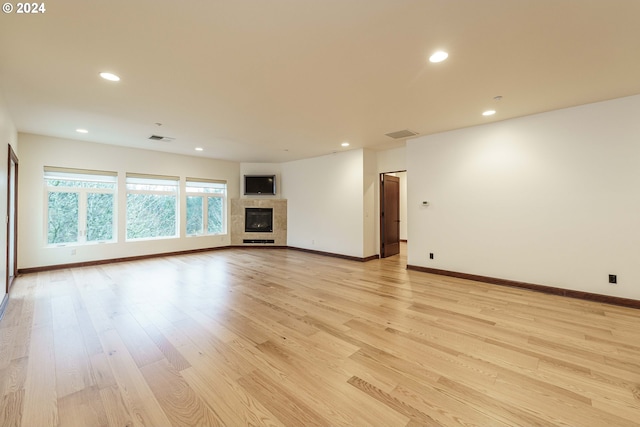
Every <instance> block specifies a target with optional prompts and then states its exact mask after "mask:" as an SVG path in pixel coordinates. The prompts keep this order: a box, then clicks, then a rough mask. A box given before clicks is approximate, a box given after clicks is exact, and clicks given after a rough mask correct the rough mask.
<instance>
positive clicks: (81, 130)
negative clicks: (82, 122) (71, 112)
mask: <svg viewBox="0 0 640 427" xmlns="http://www.w3.org/2000/svg"><path fill="white" fill-rule="evenodd" d="M76 132H78V133H89V131H88V130H86V129H76Z"/></svg>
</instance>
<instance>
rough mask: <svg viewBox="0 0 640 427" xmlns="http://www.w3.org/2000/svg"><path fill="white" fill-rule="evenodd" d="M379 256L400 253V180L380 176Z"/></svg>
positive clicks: (383, 175) (391, 176)
mask: <svg viewBox="0 0 640 427" xmlns="http://www.w3.org/2000/svg"><path fill="white" fill-rule="evenodd" d="M380 186H381V187H380V205H381V206H380V254H381V256H382V258H386V257H390V256H393V255H397V254H399V253H400V178H398V177H397V176H393V175H386V174H382V176H381V180H380Z"/></svg>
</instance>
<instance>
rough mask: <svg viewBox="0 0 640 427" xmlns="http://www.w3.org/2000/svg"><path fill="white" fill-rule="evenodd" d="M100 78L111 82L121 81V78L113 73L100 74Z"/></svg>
mask: <svg viewBox="0 0 640 427" xmlns="http://www.w3.org/2000/svg"><path fill="white" fill-rule="evenodd" d="M100 77H102V78H103V79H105V80H109V81H111V82H119V81H120V77H118V76H116V75H115V74H113V73H100Z"/></svg>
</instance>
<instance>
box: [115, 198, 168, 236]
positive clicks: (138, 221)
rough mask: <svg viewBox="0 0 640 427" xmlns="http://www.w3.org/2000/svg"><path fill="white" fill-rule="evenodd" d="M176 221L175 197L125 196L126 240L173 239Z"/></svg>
mask: <svg viewBox="0 0 640 427" xmlns="http://www.w3.org/2000/svg"><path fill="white" fill-rule="evenodd" d="M176 220H177V218H176V196H175V195H159V194H137V193H129V194H127V239H145V238H146V239H148V238H154V237H173V236H175V235H176V234H177V233H176V223H177V222H176Z"/></svg>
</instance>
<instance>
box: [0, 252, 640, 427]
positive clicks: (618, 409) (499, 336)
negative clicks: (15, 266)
mask: <svg viewBox="0 0 640 427" xmlns="http://www.w3.org/2000/svg"><path fill="white" fill-rule="evenodd" d="M405 265H406V260H405V259H404V258H403V257H402V256H396V257H393V258H390V259H386V260H377V261H371V262H368V263H358V262H353V261H346V260H340V259H335V258H328V257H323V256H319V255H314V254H308V253H303V252H298V251H293V250H284V249H260V250H257V249H253V250H251V249H231V250H224V251H215V252H207V253H201V254H196V255H187V256H178V257H170V258H157V259H151V260H145V261H136V262H125V263H118V264H111V265H103V266H97V267H86V268H76V269H67V270H59V271H51V272H44V273H37V274H29V275H25V276H22V277H20V278H18V279H17V282H16V284H15V285H14V288H13V290H12V293H11V301H10V305H9V308H8V310H7V313H6V315H5V318H4V319H3V320H2V322H1V323H0V396H2V403H1V405H2V406H1V408H0V409H1V411H0V426H3V427H6V426H28V427H46V426H81V427H88V426H170V425H173V426H192V425H205V426H218V425H227V426H241V425H273V426H281V425H286V426H312V425H322V426H325V425H326V426H329V425H330V426H368V425H371V426H405V425H406V426H418V425H447V426H449V425H451V426H453V425H455V426H459V425H463V426H471V425H478V426H507V425H509V426H515V425H517V426H534V425H536V426H537V425H558V426H632V425H635V426H638V425H640V311H638V310H634V309H630V308H622V307H616V306H609V305H605V304H600V303H594V302H585V301H580V300H575V299H569V298H563V297H558V296H550V295H544V294H540V293H535V292H531V291H526V290H520V289H513V288H506V287H499V286H493V285H488V284H483V283H476V282H471V281H466V280H461V279H454V278H448V277H441V276H435V275H430V274H426V273H421V272H416V271H407V270H406V269H405Z"/></svg>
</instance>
